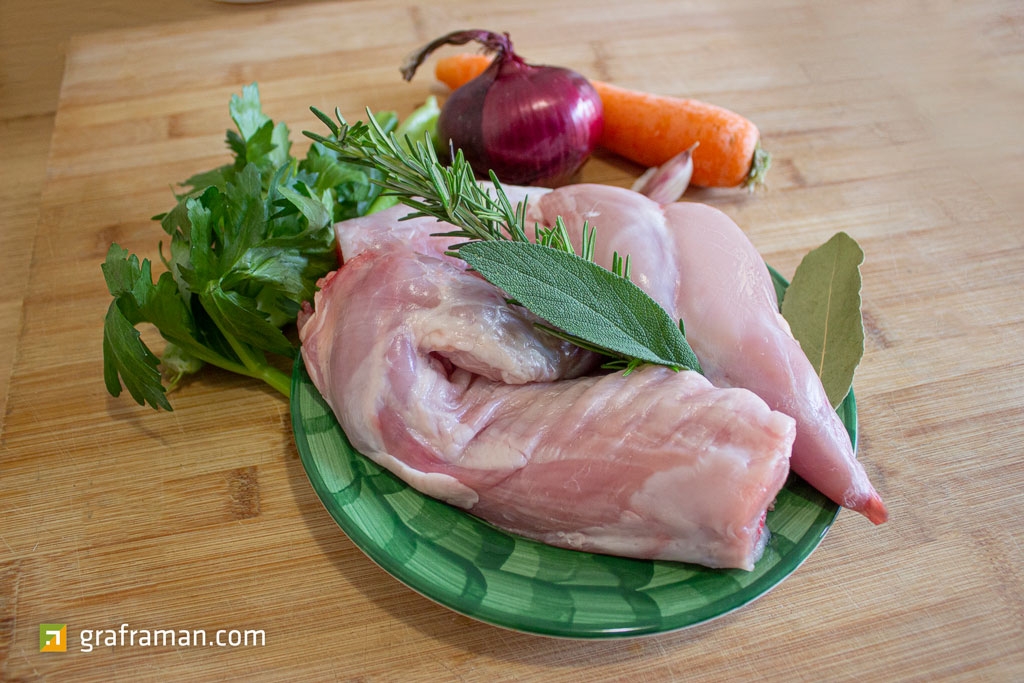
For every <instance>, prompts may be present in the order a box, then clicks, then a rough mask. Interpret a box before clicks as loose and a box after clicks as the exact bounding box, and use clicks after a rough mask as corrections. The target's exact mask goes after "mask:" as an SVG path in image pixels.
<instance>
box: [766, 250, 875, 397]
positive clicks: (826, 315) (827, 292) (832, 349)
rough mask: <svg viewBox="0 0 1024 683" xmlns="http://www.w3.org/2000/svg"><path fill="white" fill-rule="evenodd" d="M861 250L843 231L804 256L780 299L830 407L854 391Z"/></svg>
mask: <svg viewBox="0 0 1024 683" xmlns="http://www.w3.org/2000/svg"><path fill="white" fill-rule="evenodd" d="M863 262H864V251H863V250H862V249H861V248H860V245H859V244H857V242H856V240H854V239H853V238H852V237H850V236H849V235H848V234H846V233H845V232H839V233H836V234H835V235H834V236H833V237H832V238H831V239H829V241H828V242H826V243H825V244H823V245H821V246H820V247H818V248H817V249H814V250H812V251H810V252H808V253H807V255H806V256H804V258H803V260H802V261H801V262H800V265H799V266H797V269H796V272H795V273H794V274H793V280H792V282H791V283H790V285H789V288H788V289H787V290H786V293H785V296H784V297H783V299H782V316H783V317H784V318H785V319H786V322H788V323H789V327H790V329H791V330H792V331H793V336H794V337H796V339H797V341H799V342H800V346H801V348H803V350H804V353H805V354H807V358H808V359H809V360H810V361H811V364H812V365H813V366H814V369H815V371H816V372H817V373H818V377H819V378H821V383H822V385H823V386H824V387H825V392H826V393H827V394H828V399H829V401H830V402H831V403H832V407H833V408H835V407H837V406H838V405H839V404H840V403H841V402H842V401H843V399H844V398H845V397H846V395H847V394H848V393H849V391H850V387H851V386H853V374H854V371H855V370H856V368H857V365H858V364H859V363H860V360H861V357H862V356H863V355H864V321H863V318H862V316H861V296H860V291H861V275H860V265H861V263H863Z"/></svg>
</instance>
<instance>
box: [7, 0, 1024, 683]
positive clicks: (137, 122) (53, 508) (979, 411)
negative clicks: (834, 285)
mask: <svg viewBox="0 0 1024 683" xmlns="http://www.w3.org/2000/svg"><path fill="white" fill-rule="evenodd" d="M470 26H480V27H486V28H492V29H498V30H507V31H510V32H511V34H512V35H513V38H514V39H515V41H516V45H517V47H518V48H519V50H520V51H521V52H522V54H524V55H525V56H527V57H528V58H530V59H532V60H534V61H538V62H548V63H557V64H562V65H565V66H570V67H573V68H576V69H578V70H580V71H582V72H583V73H586V74H588V75H591V76H593V77H596V78H600V79H602V80H606V81H610V82H614V83H618V84H620V85H626V86H631V87H636V88H642V89H647V90H651V91H657V92H662V93H665V94H675V95H688V96H693V97H698V98H701V99H705V100H708V101H712V102H715V103H718V104H721V105H723V106H727V107H729V108H732V109H734V110H737V111H740V112H742V113H744V114H746V115H747V116H749V117H750V118H752V119H754V120H755V121H756V122H757V123H758V124H759V125H760V127H761V130H762V133H763V138H764V142H765V145H766V147H768V148H769V149H770V150H771V151H772V152H773V154H774V155H775V165H774V167H773V169H772V170H771V172H770V174H769V188H768V189H767V191H764V192H761V193H758V194H756V195H753V196H751V195H747V194H745V193H742V192H737V191H701V190H696V191H693V192H692V193H690V194H689V195H688V198H689V199H693V200H698V201H707V202H709V203H712V204H715V205H716V206H719V207H721V208H722V209H724V210H725V211H727V212H728V213H729V214H730V215H732V216H733V218H734V219H735V220H736V221H737V222H738V223H739V224H740V225H741V226H743V227H744V228H745V229H746V230H747V232H748V234H749V235H750V236H751V239H752V240H753V241H754V243H755V244H756V245H757V246H758V248H759V249H760V250H761V251H762V253H763V255H764V256H765V258H766V259H767V260H768V261H769V262H770V263H772V264H773V265H775V266H776V267H777V268H778V269H779V270H780V271H781V272H782V273H783V274H785V275H791V274H792V270H793V268H794V267H795V266H796V264H797V263H798V262H799V259H800V257H801V256H802V255H803V254H804V253H806V251H808V250H809V249H811V248H813V247H814V246H817V245H818V244H820V243H822V242H823V241H825V240H826V239H827V238H828V237H829V236H831V235H832V234H833V233H834V232H836V231H838V230H846V231H848V232H849V233H850V234H851V235H853V236H854V237H855V238H856V239H857V240H858V241H859V242H860V243H861V245H862V246H863V247H864V249H865V251H866V253H867V260H866V263H865V265H864V267H863V274H864V279H865V286H864V314H865V320H866V323H867V332H868V338H867V350H866V356H865V358H864V361H863V362H862V364H861V366H860V368H859V370H858V374H857V378H856V384H855V386H856V389H857V396H858V407H859V415H860V434H861V436H860V449H859V453H860V458H861V459H862V461H863V462H864V463H865V466H866V468H867V470H868V472H869V474H870V475H871V476H872V478H873V480H874V481H875V482H876V484H877V486H878V488H879V489H880V490H881V492H882V494H883V496H884V497H885V498H886V500H887V502H888V504H889V507H890V511H891V520H890V521H889V522H888V523H887V524H885V525H883V526H881V527H877V528H875V527H872V526H871V525H870V524H868V523H867V522H866V521H865V520H864V519H862V518H861V517H859V516H858V515H855V514H852V513H848V512H843V513H841V514H840V516H839V519H838V521H837V522H836V524H835V525H834V526H833V528H832V529H831V531H830V532H829V534H828V535H827V537H826V538H825V539H824V542H823V543H822V544H821V546H820V547H819V548H818V549H817V550H816V551H815V552H814V553H813V554H812V555H811V557H810V558H809V559H808V560H807V561H806V563H805V564H804V565H803V566H802V567H800V568H799V569H798V570H797V571H796V572H795V573H794V574H793V575H792V576H790V577H789V578H788V579H787V580H786V581H785V582H783V583H782V584H781V585H779V586H778V587H777V588H776V589H774V590H773V591H772V592H771V593H769V594H768V595H766V596H764V597H763V598H761V599H760V600H758V601H756V602H755V603H753V604H751V605H748V606H746V607H744V608H742V609H740V610H738V611H736V612H734V613H731V614H728V615H726V616H723V617H721V618H719V619H717V620H715V621H712V622H709V623H706V624H702V625H700V626H697V627H694V628H691V629H688V630H684V631H681V632H676V633H667V634H663V635H659V636H654V637H648V638H644V639H628V640H608V641H599V642H582V641H573V640H555V639H546V638H540V637H537V636H532V635H526V634H521V633H516V632H511V631H505V630H501V629H498V628H495V627H492V626H488V625H485V624H482V623H479V622H477V621H474V620H472V619H470V618H467V617H464V616H461V615H459V614H456V613H453V612H451V611H449V610H447V609H445V608H443V607H440V606H438V605H436V604H434V603H432V602H431V601H429V600H428V599H426V598H424V597H421V596H420V595H418V594H417V593H415V592H413V591H411V590H409V589H408V588H406V587H404V586H403V585H401V584H400V583H398V582H397V581H395V580H394V579H393V578H391V577H390V576H389V575H387V574H386V573H384V572H383V571H382V570H380V569H379V568H378V567H377V566H376V565H374V564H373V563H371V562H370V561H369V560H368V559H367V558H366V557H365V556H364V555H363V554H362V553H361V552H360V550H358V549H357V548H356V547H355V546H354V545H353V544H352V543H351V542H350V541H349V540H348V539H347V538H346V537H345V535H344V534H343V533H341V531H340V530H339V529H338V527H337V526H336V525H335V524H334V523H333V522H332V520H331V519H330V517H329V516H328V515H327V513H326V512H325V511H324V509H323V507H322V506H321V504H320V502H319V500H318V499H317V497H316V495H315V494H314V492H313V491H312V489H311V487H310V486H309V483H308V481H307V479H306V475H305V472H304V471H303V468H302V466H301V463H300V461H299V459H298V456H297V454H296V450H295V446H294V445H293V441H292V434H291V428H290V424H289V409H288V404H287V402H286V401H285V400H284V399H283V398H282V397H280V396H279V395H277V394H275V393H273V392H272V391H271V390H269V389H267V388H265V387H263V386H261V385H258V384H256V383H253V382H249V381H245V380H243V379H240V378H237V377H233V376H228V375H225V374H221V373H216V372H212V373H209V374H206V375H204V376H203V377H202V378H201V379H198V380H195V381H191V382H188V383H186V384H185V385H184V386H183V387H181V388H180V389H179V390H178V391H177V392H176V393H175V395H174V396H173V401H174V405H175V411H174V412H173V413H157V412H154V411H151V410H149V409H148V408H140V407H138V406H136V405H135V404H134V403H133V402H131V401H130V400H129V399H127V397H126V396H123V397H122V398H120V399H114V398H111V397H109V396H107V394H106V392H105V390H104V387H103V381H102V354H101V346H100V344H101V338H102V333H101V323H102V317H103V314H104V311H105V309H106V306H107V304H108V302H109V297H108V296H107V294H106V290H105V287H104V284H103V281H102V278H101V276H100V270H99V264H100V262H101V261H102V259H103V256H104V254H105V252H106V249H107V247H108V246H109V244H110V243H111V242H112V241H117V242H120V243H122V244H124V245H125V246H126V247H128V248H129V249H131V250H132V251H135V252H137V253H140V254H142V255H144V256H149V257H150V258H155V257H157V252H156V245H157V242H158V240H159V239H160V236H159V235H160V233H159V229H158V227H157V226H156V225H155V224H154V223H153V222H151V221H150V220H149V219H150V216H152V215H154V214H156V213H159V212H161V211H164V210H166V209H167V208H169V206H170V204H171V202H172V196H171V191H170V186H171V184H172V183H174V182H176V181H180V180H182V179H184V178H185V177H187V176H188V175H190V174H192V173H194V172H196V171H200V170H205V169H207V168H210V167H212V166H213V165H215V164H217V163H221V162H223V161H224V160H225V159H226V158H227V157H226V152H225V150H224V148H223V144H222V141H223V136H224V131H225V129H226V128H228V127H229V125H230V121H229V119H228V113H227V101H228V98H229V97H230V95H231V94H232V93H235V92H239V91H240V89H241V87H242V86H243V85H244V84H246V83H249V82H252V81H258V82H259V83H260V87H261V91H262V94H263V100H264V105H265V108H266V110H267V111H268V113H270V115H271V116H273V117H274V118H275V119H278V120H283V121H285V122H287V123H288V124H289V125H290V126H291V128H292V131H293V138H292V139H293V142H295V143H296V144H297V145H300V144H302V141H301V139H300V136H299V135H298V131H300V130H301V129H303V128H311V127H314V126H315V125H316V122H315V121H311V119H310V114H309V112H308V107H309V106H310V105H316V106H319V107H321V108H326V109H328V110H329V109H330V108H331V107H334V106H335V105H337V106H340V107H341V108H342V110H343V111H345V112H347V113H349V114H350V115H352V116H358V115H359V113H360V112H361V111H362V108H363V107H364V106H367V105H369V106H371V107H373V108H375V109H383V108H392V109H396V110H398V111H399V112H402V113H404V112H407V111H409V110H410V109H411V108H412V107H413V106H414V105H415V104H417V103H418V102H419V101H421V100H422V99H423V98H424V97H425V96H426V95H428V94H430V93H431V92H434V91H435V89H436V86H434V85H432V83H431V79H430V78H429V77H428V75H429V74H426V73H425V74H423V75H422V76H421V77H420V78H418V79H417V80H415V81H414V82H413V83H412V84H407V83H404V82H402V81H401V79H400V78H399V77H398V72H397V66H398V64H399V63H400V61H401V59H402V58H403V57H404V56H405V55H406V54H407V52H409V51H410V50H411V49H412V48H414V47H418V46H419V45H421V44H422V43H424V42H425V41H426V40H428V39H430V38H432V37H434V36H436V35H439V34H441V33H443V32H445V31H447V30H451V29H454V28H466V27H470ZM94 31H103V32H98V33H94ZM0 39H2V45H0V47H2V53H0V68H2V72H0V73H2V81H0V115H2V125H0V136H2V137H0V155H2V166H0V199H2V201H0V226H2V227H0V408H2V412H0V416H2V417H0V420H2V422H0V426H2V437H0V678H2V679H4V680H32V679H36V678H54V679H64V678H67V679H72V678H73V679H76V680H79V679H88V680H103V681H107V680H145V679H159V680H167V679H214V678H230V679H259V678H266V679H280V680H311V679H312V680H323V679H340V680H403V681H405V680H424V681H439V680H538V681H540V680H543V681H551V680H580V681H595V680H621V679H625V678H630V679H636V680H682V679H686V680H792V679H806V680H885V681H891V680H936V679H944V680H998V681H1009V680H1021V679H1022V678H1024V570H1022V569H1021V567H1022V566H1024V542H1022V533H1021V531H1020V528H1021V525H1020V522H1019V519H1018V518H1019V511H1020V509H1021V506H1022V504H1024V461H1022V458H1021V456H1022V451H1024V427H1022V422H1024V420H1022V418H1024V388H1022V387H1024V382H1022V379H1024V378H1022V372H1021V370H1022V368H1024V363H1022V361H1021V353H1020V349H1021V346H1022V344H1024V316H1022V313H1024V306H1022V295H1021V291H1022V286H1024V237H1022V231H1021V222H1020V215H1021V214H1022V209H1024V202H1022V201H1021V196H1022V194H1024V193H1021V190H1020V180H1021V178H1022V173H1021V171H1022V168H1021V167H1022V159H1024V144H1022V142H1024V135H1022V133H1021V126H1020V121H1021V120H1022V118H1024V76H1022V74H1024V13H1022V10H1021V6H1020V4H1019V3H1014V2H1009V1H1000V0H989V1H986V2H976V3H970V4H968V3H910V2H895V3H894V2H867V3H857V4H855V5H851V4H850V3H840V2H827V3H815V2H809V1H806V0H793V1H792V2H786V3H782V4H781V5H780V4H779V3H771V4H770V5H769V4H762V3H756V2H752V1H751V0H728V1H727V2H723V3H691V2H676V1H672V2H668V1H664V2H659V1H656V0H649V1H644V0H638V1H637V2H635V3H623V2H611V1H607V0H590V1H589V2H583V1H582V0H568V1H566V2H561V3H546V2H532V1H530V0H519V1H518V2H511V3H504V4H502V5H500V6H499V5H494V6H493V7H491V8H490V9H486V10H485V9H481V8H480V6H479V4H478V3H457V2H450V1H448V2H438V3H430V4H429V5H424V6H421V5H420V4H419V3H411V2H410V3H405V2H400V1H399V0H385V1H382V2H369V1H363V0H353V1H352V2H345V3H338V4H329V3H301V2H286V1H284V0H281V1H280V2H276V3H273V4H268V5H256V6H253V5H250V6H237V5H226V4H217V3H213V2H205V1H201V0H191V1H189V2H180V3H158V2H152V1H150V2H143V3H139V2H134V1H132V2H130V1H128V0H110V1H108V2H102V3H72V2H50V3H36V2H28V1H26V0H22V1H21V2H19V1H17V0H12V1H11V2H5V3H4V4H3V6H2V7H0ZM55 46H56V55H58V56H54V54H55V53H54V50H55ZM60 56H65V57H66V60H65V61H64V63H63V64H62V63H61V58H60ZM639 170H640V169H637V168H635V167H633V166H631V165H629V164H626V163H622V162H617V161H615V160H613V159H608V158H602V159H598V160H596V161H595V162H594V163H593V164H592V165H591V166H590V167H588V169H587V170H586V172H585V174H584V175H585V178H586V179H590V180H597V181H601V182H608V183H613V184H628V183H629V182H630V181H631V179H632V178H633V177H634V176H635V175H636V174H637V173H638V172H639ZM43 623H66V624H67V625H68V632H69V638H70V647H69V650H68V652H67V653H64V654H60V653H41V652H39V648H38V647H37V638H36V636H37V631H38V628H39V625H40V624H43ZM121 624H128V625H130V627H132V628H173V629H195V628H204V629H208V630H211V632H212V631H213V630H216V629H221V628H223V629H260V630H262V631H264V632H265V634H266V636H265V637H266V641H265V646H263V647H238V648H183V647H178V648H168V647H148V648H147V647H138V646H136V647H132V646H128V645H126V646H116V647H103V648H97V649H96V650H94V651H93V652H90V653H86V652H83V651H82V648H81V647H80V643H79V642H78V640H77V637H76V634H77V633H78V632H79V630H81V629H85V628H96V629H119V628H120V626H121Z"/></svg>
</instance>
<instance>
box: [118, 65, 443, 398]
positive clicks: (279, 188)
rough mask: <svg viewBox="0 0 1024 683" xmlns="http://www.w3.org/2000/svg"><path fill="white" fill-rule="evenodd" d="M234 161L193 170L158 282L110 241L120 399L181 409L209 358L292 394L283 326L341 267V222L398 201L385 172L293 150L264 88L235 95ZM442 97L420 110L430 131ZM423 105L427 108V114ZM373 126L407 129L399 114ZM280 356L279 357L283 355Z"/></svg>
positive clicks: (315, 149)
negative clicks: (385, 184) (383, 183)
mask: <svg viewBox="0 0 1024 683" xmlns="http://www.w3.org/2000/svg"><path fill="white" fill-rule="evenodd" d="M229 108H230V113H231V118H232V119H233V121H234V123H235V125H236V127H237V131H232V130H229V131H228V133H227V145H228V147H229V148H230V150H231V151H232V153H233V155H234V160H233V162H232V163H230V164H227V165H225V166H221V167H219V168H216V169H213V170H211V171H208V172H205V173H201V174H198V175H195V176H193V177H191V178H189V179H188V180H186V181H185V182H184V183H182V187H183V188H184V189H185V191H184V192H183V193H182V194H179V195H176V199H177V203H176V205H175V206H174V208H173V209H171V210H170V211H169V212H167V213H165V214H161V215H159V216H156V217H155V220H159V221H160V224H161V226H162V227H163V230H164V232H166V233H167V235H168V236H169V238H170V243H169V245H168V248H167V251H166V253H165V251H164V244H163V243H161V244H160V258H161V261H162V262H163V265H164V267H165V271H164V272H162V273H161V274H160V276H159V278H158V279H157V280H156V281H155V282H154V280H153V277H152V266H151V263H150V261H149V260H148V259H143V260H141V261H140V259H139V258H138V257H137V256H136V255H134V254H129V253H128V251H127V250H126V249H124V248H123V247H121V246H119V245H117V244H112V245H111V247H110V250H109V251H108V252H107V257H106V261H105V262H104V263H103V265H102V270H103V275H104V278H105V279H106V283H107V288H108V289H109V291H110V294H111V296H112V297H113V301H111V303H110V307H109V308H108V309H107V314H106V318H105V321H104V326H103V374H104V380H105V383H106V387H107V390H108V391H109V392H110V393H111V394H112V395H114V396H118V395H120V393H121V391H122V388H126V389H127V390H128V392H129V393H130V394H131V396H132V398H133V399H135V401H136V402H138V403H139V404H140V405H145V404H147V403H148V404H149V405H150V406H152V407H153V408H163V409H165V410H171V405H170V403H169V401H168V400H167V396H166V393H167V391H168V390H169V389H170V388H173V386H174V385H175V384H177V382H178V381H179V380H180V379H181V378H182V377H183V376H184V375H186V374H190V373H194V372H196V371H198V370H199V369H200V368H201V367H202V366H203V365H204V364H206V363H209V364H211V365H215V366H217V367H220V368H223V369H225V370H228V371H230V372H234V373H238V374H241V375H245V376H248V377H254V378H257V379H260V380H263V381H264V382H266V383H267V384H269V385H270V386H272V387H274V388H275V389H277V390H278V391H280V392H281V393H282V394H284V395H286V396H287V395H288V394H289V393H290V378H289V375H288V374H286V373H285V372H284V371H283V370H281V369H279V367H278V365H280V364H281V363H280V360H282V359H288V358H294V356H295V353H296V347H295V345H294V343H293V342H292V341H291V340H290V339H289V338H288V336H287V335H286V333H285V328H286V327H287V326H288V325H289V324H291V323H294V321H295V319H296V316H297V314H298V312H299V308H300V306H301V304H302V302H303V301H307V300H310V299H311V298H312V296H313V294H314V292H315V291H316V282H317V280H318V279H319V278H321V277H322V276H324V275H325V274H326V273H328V272H329V271H331V270H332V269H334V268H336V267H337V256H336V244H335V234H334V229H333V224H334V223H335V222H336V221H340V220H344V219H346V218H352V217H355V216H360V215H365V214H367V213H370V212H372V211H374V210H376V209H378V208H381V207H382V206H386V205H388V204H389V203H393V200H391V199H390V198H386V197H381V196H380V195H381V189H380V186H379V184H377V183H375V182H374V180H375V179H379V175H380V173H379V172H378V171H375V170H373V169H368V168H366V167H365V166H360V165H356V164H352V163H349V162H346V161H342V160H341V159H340V157H339V155H338V154H337V152H335V151H333V150H330V149H328V148H326V147H324V146H323V145H320V144H313V145H312V146H311V147H310V148H309V151H308V152H307V154H306V156H305V158H303V159H301V160H299V159H296V158H295V157H293V156H292V155H291V142H290V140H289V131H288V127H287V126H286V125H285V124H284V123H277V124H275V123H274V122H273V121H272V120H271V119H270V118H269V117H268V116H266V115H265V114H264V113H263V110H262V107H261V104H260V97H259V89H258V86H257V85H256V84H252V85H249V86H246V87H245V88H243V90H242V94H241V96H238V95H233V96H232V98H231V102H230V107H229ZM435 109H436V103H435V102H433V101H430V102H428V103H427V104H426V105H424V108H423V109H421V111H419V112H417V115H416V120H417V121H420V122H421V124H422V125H423V126H424V127H426V129H427V130H429V125H430V124H431V123H432V120H433V119H432V117H431V116H430V113H431V112H432V111H433V110H435ZM424 112H425V113H424ZM375 122H376V123H377V124H378V125H380V126H382V127H383V128H385V129H388V130H391V129H394V128H395V127H396V126H397V123H398V121H397V117H396V116H395V115H394V114H392V113H384V114H379V115H377V116H376V117H375ZM143 323H149V324H152V325H153V326H155V327H156V329H157V330H158V331H159V333H160V335H161V336H162V337H163V338H164V339H165V340H166V342H167V344H166V345H165V348H164V349H163V352H162V356H161V357H160V358H158V357H157V356H156V355H155V354H154V353H153V352H152V351H151V350H150V349H149V348H148V347H147V346H146V344H145V342H144V341H143V340H142V337H141V334H140V332H139V330H138V329H137V328H138V326H139V325H140V324H143ZM275 358H276V360H278V361H279V362H278V365H275V363H274V360H275Z"/></svg>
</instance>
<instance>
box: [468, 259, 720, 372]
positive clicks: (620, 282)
mask: <svg viewBox="0 0 1024 683" xmlns="http://www.w3.org/2000/svg"><path fill="white" fill-rule="evenodd" d="M459 257H460V258H462V259H463V260H465V261H466V263H468V264H469V265H470V266H471V267H472V268H473V269H474V270H476V271H477V272H479V273H480V274H481V275H482V276H483V277H484V278H485V279H486V280H487V281H488V282H490V283H491V284H493V285H495V286H496V287H499V288H501V289H502V290H504V291H505V293H506V294H508V295H509V297H511V298H512V299H514V300H515V301H517V302H519V303H521V304H522V305H523V306H525V307H526V308H528V309H529V310H530V311H532V312H533V313H534V314H536V315H538V316H540V317H541V318H543V319H544V320H546V321H547V322H548V323H550V324H551V325H553V326H554V327H556V328H558V329H560V330H562V331H564V332H566V333H567V334H568V335H570V336H572V337H577V338H579V339H581V340H583V341H585V342H587V343H588V344H590V345H592V346H593V347H596V348H600V349H605V350H607V351H611V352H612V354H609V355H614V354H618V355H619V356H621V357H626V358H630V359H636V360H639V361H643V362H646V363H653V364H656V365H667V366H669V367H672V368H675V369H684V368H685V369H691V370H698V371H699V370H700V364H699V362H698V361H697V357H696V355H695V354H694V353H693V349H691V348H690V345H689V343H688V342H687V341H686V337H685V336H684V335H683V332H682V330H681V329H680V327H679V324H678V322H676V321H673V320H672V318H671V317H670V316H669V314H668V313H666V312H665V309H663V308H662V307H661V306H659V305H658V303H657V302H655V301H654V300H653V299H652V298H651V297H650V296H648V294H647V293H646V292H644V291H643V290H642V289H640V288H639V287H637V286H636V285H635V284H633V283H632V282H630V281H629V280H627V279H625V278H623V277H620V276H618V275H615V274H613V273H611V272H610V271H608V270H605V269H604V268H602V267H600V266H598V265H596V264H594V263H592V262H591V261H588V260H586V259H584V258H582V257H580V256H576V255H575V254H570V253H568V252H566V251H563V250H559V249H554V248H552V247H547V246H543V245H538V244H534V243H531V242H518V241H511V240H494V241H478V242H471V243H468V244H464V245H462V246H461V248H460V249H459Z"/></svg>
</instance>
